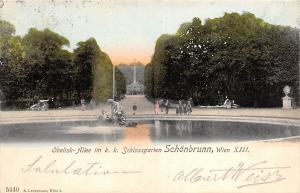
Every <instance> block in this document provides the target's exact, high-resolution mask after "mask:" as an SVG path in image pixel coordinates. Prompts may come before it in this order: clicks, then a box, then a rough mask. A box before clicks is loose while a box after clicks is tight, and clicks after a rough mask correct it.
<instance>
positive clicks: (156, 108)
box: [154, 100, 160, 115]
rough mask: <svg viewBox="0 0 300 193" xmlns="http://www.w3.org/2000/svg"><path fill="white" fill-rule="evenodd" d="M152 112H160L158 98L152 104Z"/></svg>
mask: <svg viewBox="0 0 300 193" xmlns="http://www.w3.org/2000/svg"><path fill="white" fill-rule="evenodd" d="M154 112H155V114H156V115H158V113H159V112H160V108H159V102H158V100H156V103H155V106H154Z"/></svg>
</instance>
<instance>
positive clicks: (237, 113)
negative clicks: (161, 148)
mask: <svg viewBox="0 0 300 193" xmlns="http://www.w3.org/2000/svg"><path fill="white" fill-rule="evenodd" d="M134 103H136V105H137V107H138V109H137V112H136V115H137V116H141V115H148V116H149V115H152V116H153V115H154V105H153V104H152V103H150V102H149V101H148V100H147V99H146V98H145V97H144V96H143V95H136V96H126V97H125V99H123V100H122V101H121V104H122V107H123V109H124V110H125V111H126V113H127V115H128V116H132V115H133V110H132V105H133V104H134ZM102 110H104V111H106V112H110V105H107V104H101V105H98V106H96V107H90V106H87V109H86V110H84V111H82V110H81V109H80V107H69V108H65V109H56V110H49V111H29V110H24V111H1V112H0V123H4V122H14V121H16V122H20V121H35V120H53V119H54V120H73V119H95V118H97V117H98V116H100V115H101V114H102V113H101V112H102ZM174 115H175V109H174V108H171V109H170V110H169V115H166V114H165V112H161V113H160V116H174ZM190 116H226V117H264V118H284V119H296V120H297V119H300V109H299V108H298V109H282V108H238V109H222V108H196V107H195V108H193V112H192V115H190Z"/></svg>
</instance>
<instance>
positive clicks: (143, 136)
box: [122, 124, 151, 145]
mask: <svg viewBox="0 0 300 193" xmlns="http://www.w3.org/2000/svg"><path fill="white" fill-rule="evenodd" d="M123 133H124V134H123V136H124V138H123V140H122V143H123V144H126V145H129V144H135V143H138V144H144V145H146V144H151V139H150V127H149V124H138V125H137V126H136V127H124V128H123Z"/></svg>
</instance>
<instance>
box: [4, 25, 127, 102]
mask: <svg viewBox="0 0 300 193" xmlns="http://www.w3.org/2000/svg"><path fill="white" fill-rule="evenodd" d="M0 27H1V28H0V62H1V64H0V78H1V81H0V91H1V92H0V97H1V98H0V100H1V101H2V102H4V104H5V105H6V106H8V107H18V108H28V107H30V106H31V105H32V104H33V103H35V102H37V100H38V99H52V98H53V99H54V101H55V103H54V104H50V106H52V107H58V106H65V105H71V104H73V103H74V102H76V103H79V102H80V99H81V98H84V99H86V100H89V99H91V98H94V99H95V100H96V101H98V102H104V101H106V100H107V99H108V98H110V97H111V95H112V63H111V61H110V59H109V57H108V55H107V54H105V53H104V52H102V51H101V50H100V48H99V46H98V44H97V42H96V40H95V39H93V38H90V39H88V40H87V41H84V42H79V43H78V47H77V48H76V49H75V50H74V53H71V52H69V51H67V50H65V49H63V46H68V45H69V41H68V39H67V38H65V37H63V36H61V35H59V34H57V33H55V32H52V31H51V30H49V29H45V30H37V29H34V28H32V29H30V30H29V31H28V33H27V34H26V35H25V36H24V37H23V38H21V37H19V36H14V35H13V34H14V32H15V29H14V26H13V25H12V24H10V23H8V22H5V21H0ZM116 73H117V74H116V76H117V79H118V81H117V93H118V94H119V95H124V93H125V92H126V87H125V80H124V77H123V75H122V74H121V73H120V72H119V70H118V71H117V72H116Z"/></svg>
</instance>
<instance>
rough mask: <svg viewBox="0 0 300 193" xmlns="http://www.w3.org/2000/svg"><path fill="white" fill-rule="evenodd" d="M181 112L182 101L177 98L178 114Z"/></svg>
mask: <svg viewBox="0 0 300 193" xmlns="http://www.w3.org/2000/svg"><path fill="white" fill-rule="evenodd" d="M182 113H183V105H182V101H181V100H179V104H178V114H180V115H182Z"/></svg>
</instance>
